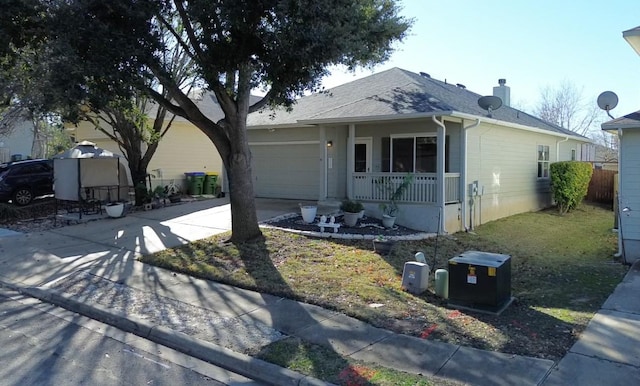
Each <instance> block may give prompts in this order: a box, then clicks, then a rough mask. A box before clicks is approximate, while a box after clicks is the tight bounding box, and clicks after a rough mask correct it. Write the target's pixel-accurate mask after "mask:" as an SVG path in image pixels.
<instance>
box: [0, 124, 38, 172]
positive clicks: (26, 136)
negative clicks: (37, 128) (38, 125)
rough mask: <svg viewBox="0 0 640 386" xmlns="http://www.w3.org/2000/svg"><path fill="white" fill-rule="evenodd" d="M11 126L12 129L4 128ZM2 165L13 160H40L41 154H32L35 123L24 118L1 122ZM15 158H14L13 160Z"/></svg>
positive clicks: (0, 153)
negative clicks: (31, 158)
mask: <svg viewBox="0 0 640 386" xmlns="http://www.w3.org/2000/svg"><path fill="white" fill-rule="evenodd" d="M5 124H7V125H11V126H10V127H7V126H4V125H5ZM0 125H2V127H0V163H4V162H9V161H11V160H12V159H13V160H18V159H27V158H29V157H33V158H39V157H41V156H42V155H41V154H32V149H33V148H34V130H33V122H32V121H31V120H30V119H26V118H22V119H15V120H11V122H10V123H5V122H3V121H2V120H0ZM12 156H13V158H12Z"/></svg>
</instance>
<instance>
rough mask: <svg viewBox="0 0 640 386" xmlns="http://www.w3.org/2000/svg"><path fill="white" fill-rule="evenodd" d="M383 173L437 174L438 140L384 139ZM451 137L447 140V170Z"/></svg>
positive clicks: (447, 167)
mask: <svg viewBox="0 0 640 386" xmlns="http://www.w3.org/2000/svg"><path fill="white" fill-rule="evenodd" d="M381 150H382V171H383V172H389V171H391V172H394V173H435V172H436V166H437V163H438V159H437V155H438V140H437V138H436V137H434V136H427V137H407V136H402V137H392V138H383V139H382V149H381ZM448 150H449V136H447V138H446V140H445V170H446V171H448V170H449V151H448Z"/></svg>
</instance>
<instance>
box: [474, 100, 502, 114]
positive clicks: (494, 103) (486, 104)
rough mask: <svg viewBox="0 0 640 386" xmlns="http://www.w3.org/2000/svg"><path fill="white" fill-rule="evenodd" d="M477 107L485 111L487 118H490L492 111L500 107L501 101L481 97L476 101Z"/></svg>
mask: <svg viewBox="0 0 640 386" xmlns="http://www.w3.org/2000/svg"><path fill="white" fill-rule="evenodd" d="M478 106H480V107H482V108H483V109H484V110H487V111H488V112H489V116H491V112H492V111H493V110H497V109H499V108H500V107H502V99H500V98H499V97H497V96H493V95H487V96H483V97H480V99H478Z"/></svg>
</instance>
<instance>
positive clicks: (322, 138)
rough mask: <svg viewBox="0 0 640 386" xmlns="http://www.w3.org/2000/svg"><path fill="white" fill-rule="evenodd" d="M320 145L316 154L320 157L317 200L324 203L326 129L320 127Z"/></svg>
mask: <svg viewBox="0 0 640 386" xmlns="http://www.w3.org/2000/svg"><path fill="white" fill-rule="evenodd" d="M319 129H320V133H319V134H320V144H319V149H318V152H319V153H318V154H319V155H320V159H319V161H320V176H319V178H320V191H319V192H318V200H319V201H324V200H326V199H327V194H328V192H327V129H326V128H325V127H324V126H322V125H321V126H320V127H319Z"/></svg>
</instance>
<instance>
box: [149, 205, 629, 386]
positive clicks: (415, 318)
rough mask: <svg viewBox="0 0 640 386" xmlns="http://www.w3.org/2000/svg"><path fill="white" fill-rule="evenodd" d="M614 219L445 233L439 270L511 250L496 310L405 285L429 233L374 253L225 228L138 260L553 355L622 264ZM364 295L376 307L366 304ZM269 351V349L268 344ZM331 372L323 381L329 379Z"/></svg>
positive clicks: (430, 332)
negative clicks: (505, 304) (256, 239)
mask: <svg viewBox="0 0 640 386" xmlns="http://www.w3.org/2000/svg"><path fill="white" fill-rule="evenodd" d="M612 225H613V212H611V211H610V210H606V209H603V208H601V207H599V206H596V205H590V204H585V205H582V206H580V207H579V208H578V209H577V210H576V211H574V212H572V213H569V214H567V215H564V216H559V215H558V214H557V213H556V212H555V211H554V210H546V211H541V212H536V213H525V214H520V215H516V216H512V217H509V218H505V219H502V220H498V221H494V222H491V223H488V224H486V225H483V226H480V227H478V228H477V229H476V230H475V232H474V233H457V234H454V235H450V236H441V237H440V238H439V239H438V241H437V244H438V246H437V254H436V257H435V262H436V264H435V268H446V267H447V261H448V259H449V258H451V257H453V256H455V255H457V254H459V253H461V252H464V251H467V250H480V251H486V252H495V253H504V254H509V255H511V256H512V294H513V296H515V297H516V298H517V300H516V301H515V302H514V304H512V305H511V306H510V307H509V308H508V309H507V310H506V311H505V312H504V313H503V314H502V315H501V316H492V315H486V314H480V313H474V312H459V311H455V310H451V309H449V308H447V307H446V306H445V304H446V302H444V301H443V300H442V299H439V298H437V297H436V296H435V295H433V294H432V292H431V290H430V291H427V292H426V293H424V294H422V295H420V296H414V295H412V294H409V293H406V292H404V291H402V289H401V288H400V285H401V275H402V269H403V266H404V263H405V262H406V261H409V260H412V258H413V255H414V254H415V252H417V251H422V252H424V253H425V255H426V256H427V260H428V261H429V263H430V264H432V261H433V258H434V252H435V250H436V240H435V239H430V240H424V241H407V242H398V243H397V244H396V247H395V248H394V250H393V252H392V253H391V254H390V255H389V256H379V255H378V254H376V253H374V252H373V251H372V243H371V241H368V242H367V241H347V240H330V239H329V240H327V239H314V238H308V237H304V236H299V235H295V234H291V233H287V232H283V231H276V230H264V234H265V240H264V242H260V243H256V244H246V245H228V244H224V243H223V240H225V239H227V238H228V236H229V235H228V234H226V235H224V234H223V235H218V236H216V237H212V238H210V239H206V240H202V241H199V242H195V243H192V244H189V245H187V246H184V247H180V248H175V249H171V250H166V251H163V252H161V253H158V254H155V255H150V256H145V257H143V258H142V259H141V260H142V261H144V262H146V263H150V264H155V265H158V266H162V267H166V268H169V269H172V270H175V271H180V272H185V273H188V274H190V275H193V276H198V277H202V278H207V279H211V280H215V281H219V282H223V283H228V284H232V285H235V286H238V287H243V288H249V289H253V290H256V291H259V292H264V293H271V294H275V295H280V296H285V297H288V298H292V299H297V300H302V301H305V302H308V303H313V304H317V305H320V306H323V307H326V308H329V309H333V310H337V311H340V312H343V313H345V314H348V315H351V316H354V317H357V318H359V319H362V320H364V321H367V322H369V323H371V324H373V325H375V326H378V327H382V328H387V329H390V330H393V331H396V332H400V333H404V334H408V335H414V336H419V337H423V338H425V339H435V340H440V341H444V342H450V343H455V344H462V345H466V346H472V347H477V348H481V349H487V350H495V351H501V352H506V353H514V354H522V355H528V356H534V357H540V358H549V359H554V360H556V359H559V358H561V357H562V356H563V355H564V354H565V353H566V352H567V350H568V349H569V348H570V347H571V345H572V344H573V343H574V342H575V340H576V337H577V335H578V334H579V333H580V332H581V331H582V330H583V329H584V328H585V327H586V324H587V323H588V321H589V320H590V319H591V317H592V316H593V314H594V313H595V312H596V311H597V310H598V309H599V307H600V306H601V305H602V303H603V302H604V301H605V300H606V298H607V296H608V295H609V294H610V293H611V292H612V290H613V289H614V288H615V286H616V285H617V284H618V283H619V282H620V280H621V279H622V277H623V276H624V274H625V273H626V271H627V268H626V267H625V266H623V265H621V264H619V263H616V262H613V260H612V256H613V254H614V253H615V252H616V235H615V233H613V232H611V227H612ZM431 280H432V282H431V283H430V289H432V288H433V278H431ZM372 303H378V304H382V305H383V306H382V307H378V308H372V307H370V304H372ZM280 344H288V346H287V347H289V350H293V349H292V348H291V347H298V348H299V350H301V351H303V352H304V351H305V350H307V351H308V350H309V348H308V347H306V346H302V345H300V344H296V345H291V344H289V343H280ZM302 347H304V350H303V349H302ZM279 349H280V348H278V347H274V348H273V350H276V351H277V350H279ZM265 350H266V351H265V353H263V355H265V356H267V357H268V355H269V354H268V350H269V348H267V349H265ZM298 352H299V351H298V349H296V353H298ZM290 354H292V353H290ZM294 367H295V366H294ZM376 374H378V372H376ZM333 375H334V377H333V378H331V377H329V378H328V379H333V380H334V381H336V378H335V377H336V376H337V374H333ZM372 382H373V381H372ZM375 384H384V382H383V381H375ZM411 384H413V383H411Z"/></svg>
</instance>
